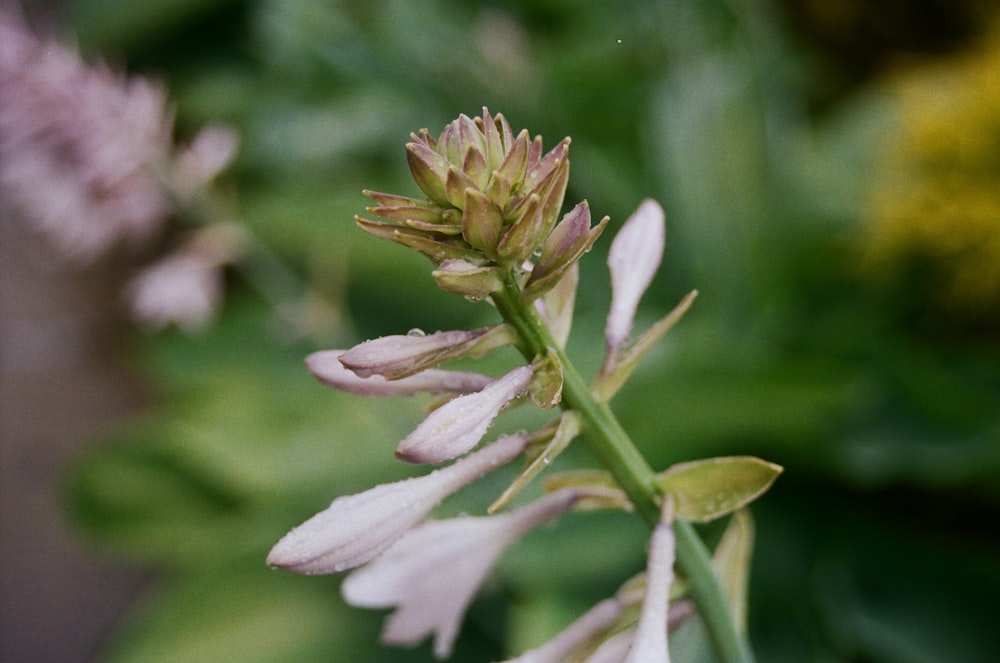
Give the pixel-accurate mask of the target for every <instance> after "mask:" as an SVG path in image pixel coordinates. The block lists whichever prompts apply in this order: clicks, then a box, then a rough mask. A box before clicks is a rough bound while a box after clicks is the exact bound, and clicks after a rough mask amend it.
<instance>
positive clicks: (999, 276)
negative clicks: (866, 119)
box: [865, 30, 1000, 311]
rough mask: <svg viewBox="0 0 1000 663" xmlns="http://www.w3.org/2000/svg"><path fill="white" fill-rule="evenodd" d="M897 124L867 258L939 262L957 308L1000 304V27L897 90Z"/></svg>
mask: <svg viewBox="0 0 1000 663" xmlns="http://www.w3.org/2000/svg"><path fill="white" fill-rule="evenodd" d="M898 93H899V94H898V99H899V104H900V105H899V109H900V110H899V113H898V130H897V131H895V132H894V133H893V134H892V135H891V136H890V137H889V140H888V143H887V145H886V146H885V148H884V150H883V152H882V154H880V155H879V158H878V160H877V162H876V175H875V177H874V179H873V187H872V194H871V196H870V200H869V208H868V209H867V210H866V212H867V217H868V218H867V221H868V225H867V233H866V237H865V239H866V244H867V255H868V258H869V259H870V261H871V264H874V265H877V266H879V267H880V268H884V267H889V268H898V267H900V266H903V265H906V264H910V263H912V262H913V261H914V260H915V261H919V262H918V264H922V265H927V266H930V267H931V269H932V270H933V276H934V278H935V279H936V280H938V281H939V283H940V286H941V289H940V290H939V291H938V292H937V293H935V296H937V297H944V298H945V301H946V302H947V303H948V305H949V306H948V307H949V308H951V307H955V308H961V309H967V310H978V311H983V310H984V309H994V308H996V307H997V305H998V304H1000V30H994V31H993V32H992V34H991V35H989V37H988V38H987V39H986V40H985V41H984V42H982V43H981V44H980V45H978V46H977V47H976V48H974V49H970V50H968V51H966V52H964V53H962V54H960V55H957V56H954V57H949V58H947V59H944V60H941V61H939V62H938V63H935V64H933V65H930V66H927V67H924V68H921V69H918V70H915V71H914V72H912V74H910V75H908V76H907V77H906V78H905V79H904V80H902V81H901V84H900V85H899V88H898Z"/></svg>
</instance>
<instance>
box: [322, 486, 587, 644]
mask: <svg viewBox="0 0 1000 663" xmlns="http://www.w3.org/2000/svg"><path fill="white" fill-rule="evenodd" d="M579 497H580V495H579V494H578V493H577V492H576V491H575V490H573V489H571V488H567V489H563V490H561V491H559V492H555V493H550V494H548V495H546V496H545V497H542V498H541V499H539V500H538V501H536V502H533V503H531V504H528V505H526V506H523V507H521V508H519V509H515V510H513V511H510V512H507V513H503V514H500V515H497V516H486V517H472V516H462V517H459V518H452V519H449V520H432V521H428V522H426V523H423V524H422V525H418V526H417V527H415V528H413V529H411V530H410V531H408V532H407V533H406V534H405V535H403V537H401V538H400V539H399V540H398V541H397V542H396V543H395V544H393V546H392V547H390V548H389V549H388V550H386V551H385V553H384V554H382V555H381V556H380V557H378V558H376V559H375V560H374V561H372V562H370V563H368V564H367V565H366V566H364V567H362V568H360V569H358V570H357V571H354V572H353V573H351V575H349V576H348V577H347V579H346V580H345V581H344V584H343V585H342V587H341V590H342V592H343V594H344V598H345V599H347V602H348V603H350V604H352V605H356V606H362V607H367V608H387V607H393V606H395V607H396V612H395V613H393V614H392V615H391V616H390V617H389V619H388V621H387V622H386V625H385V629H384V630H383V632H382V640H383V641H384V642H386V643H387V644H414V643H416V642H419V641H420V640H422V639H424V638H425V637H427V636H428V635H430V634H432V633H433V634H434V655H435V656H436V657H437V658H446V657H447V656H448V655H449V654H450V653H451V647H452V644H453V643H454V641H455V637H456V636H457V635H458V630H459V627H460V626H461V622H462V617H463V615H464V614H465V611H466V609H467V608H468V607H469V604H470V603H471V602H472V599H473V597H474V596H475V594H476V592H477V591H478V590H479V586H480V585H481V584H482V582H483V579H484V578H485V577H486V575H487V574H488V573H489V571H490V569H492V568H493V565H494V564H495V563H496V560H497V559H498V558H499V557H500V555H501V554H502V553H503V551H504V550H505V549H506V548H507V547H508V546H510V545H511V544H512V543H514V542H515V541H516V540H518V539H519V538H521V536H523V535H524V534H525V533H527V532H528V531H529V530H531V529H532V528H535V527H537V526H539V525H541V524H542V523H544V522H547V521H549V520H551V519H552V518H555V517H556V516H558V515H559V514H561V513H563V512H565V511H567V510H568V509H569V508H570V507H572V506H573V503H574V502H575V501H576V500H577V499H578V498H579Z"/></svg>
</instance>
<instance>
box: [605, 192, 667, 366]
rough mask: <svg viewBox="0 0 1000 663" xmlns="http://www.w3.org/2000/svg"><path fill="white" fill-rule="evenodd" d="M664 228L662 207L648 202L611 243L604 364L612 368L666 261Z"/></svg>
mask: <svg viewBox="0 0 1000 663" xmlns="http://www.w3.org/2000/svg"><path fill="white" fill-rule="evenodd" d="M664 234H665V227H664V223H663V208H661V207H660V205H659V204H658V203H657V202H656V201H655V200H652V199H647V200H644V201H643V202H642V204H640V205H639V208H638V209H637V210H636V211H635V212H634V213H633V214H632V216H630V217H629V218H628V219H627V220H626V221H625V224H624V225H623V226H622V228H621V230H619V231H618V234H617V235H615V239H614V241H613V242H611V249H610V250H609V252H608V267H609V268H610V270H611V310H610V311H609V312H608V320H607V324H606V326H605V330H604V336H605V339H606V340H607V345H608V357H607V360H606V362H605V364H606V365H607V366H612V365H614V363H615V359H616V357H617V355H618V351H619V350H620V349H621V347H622V345H624V343H625V341H626V340H628V335H629V333H631V331H632V323H633V322H634V320H635V313H636V310H637V309H638V307H639V299H640V298H641V297H642V294H643V293H644V292H645V291H646V288H647V287H649V284H650V282H651V281H652V280H653V275H654V274H655V273H656V269H657V268H658V267H659V266H660V261H661V260H662V259H663V243H664Z"/></svg>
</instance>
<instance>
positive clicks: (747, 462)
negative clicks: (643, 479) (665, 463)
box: [653, 456, 783, 523]
mask: <svg viewBox="0 0 1000 663" xmlns="http://www.w3.org/2000/svg"><path fill="white" fill-rule="evenodd" d="M782 470H783V468H782V467H781V466H780V465H776V464H774V463H770V462H768V461H766V460H761V459H760V458H755V457H753V456H724V457H719V458H708V459H705V460H696V461H692V462H688V463H678V464H677V465H674V466H672V467H670V468H668V469H667V470H665V471H663V472H660V473H659V474H657V475H656V476H655V477H653V484H654V485H655V486H656V487H657V488H658V489H659V490H660V492H662V493H663V494H664V495H669V496H670V497H671V498H672V499H673V501H674V509H675V511H674V514H675V516H676V517H677V518H678V519H679V520H686V521H689V522H694V523H707V522H709V521H712V520H715V519H716V518H721V517H722V516H725V515H726V514H729V513H732V512H733V511H736V510H737V509H740V508H742V507H744V506H746V505H747V504H749V503H750V502H752V501H753V500H755V499H757V498H758V497H760V496H761V495H762V494H764V493H765V492H766V491H767V489H768V488H770V487H771V484H772V483H774V480H775V479H777V478H778V475H779V474H781V472H782Z"/></svg>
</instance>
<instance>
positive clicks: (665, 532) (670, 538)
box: [625, 521, 674, 663]
mask: <svg viewBox="0 0 1000 663" xmlns="http://www.w3.org/2000/svg"><path fill="white" fill-rule="evenodd" d="M673 580H674V530H673V527H672V526H671V523H670V522H669V521H667V522H660V523H659V524H657V526H656V527H655V528H653V535H652V537H651V539H650V542H649V561H648V562H647V565H646V595H645V597H643V600H642V611H641V612H640V613H639V624H638V626H637V627H636V630H635V637H634V639H633V640H632V648H631V649H630V650H629V654H628V658H627V659H625V663H670V654H669V652H668V651H667V610H668V606H669V602H670V585H671V583H672V582H673Z"/></svg>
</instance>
